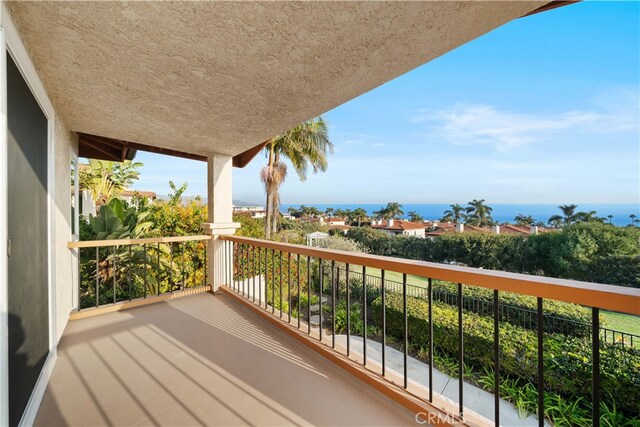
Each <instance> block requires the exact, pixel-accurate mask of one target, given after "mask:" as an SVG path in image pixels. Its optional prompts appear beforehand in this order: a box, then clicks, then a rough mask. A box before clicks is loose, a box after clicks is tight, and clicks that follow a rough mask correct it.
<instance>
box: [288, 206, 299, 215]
mask: <svg viewBox="0 0 640 427" xmlns="http://www.w3.org/2000/svg"><path fill="white" fill-rule="evenodd" d="M287 212H288V213H289V215H291V216H292V217H294V218H300V217H301V216H302V210H301V209H298V208H294V207H293V206H291V207H289V208H287Z"/></svg>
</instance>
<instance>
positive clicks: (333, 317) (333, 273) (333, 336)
mask: <svg viewBox="0 0 640 427" xmlns="http://www.w3.org/2000/svg"><path fill="white" fill-rule="evenodd" d="M331 348H336V262H335V261H331Z"/></svg>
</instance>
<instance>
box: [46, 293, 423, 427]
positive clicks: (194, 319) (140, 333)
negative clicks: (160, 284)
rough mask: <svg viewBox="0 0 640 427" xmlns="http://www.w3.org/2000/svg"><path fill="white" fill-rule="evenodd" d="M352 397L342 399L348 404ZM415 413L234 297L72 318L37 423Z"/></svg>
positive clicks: (252, 420)
mask: <svg viewBox="0 0 640 427" xmlns="http://www.w3.org/2000/svg"><path fill="white" fill-rule="evenodd" d="M345 402H348V404H345ZM413 422H414V421H413V414H411V413H410V412H409V411H407V410H406V409H404V408H402V407H400V406H399V405H397V404H395V403H393V402H392V401H390V400H388V399H385V397H384V396H383V395H381V394H378V393H376V392H374V391H373V390H368V389H367V388H366V387H363V386H362V385H361V384H359V382H358V380H356V379H355V378H352V377H350V376H348V375H344V373H343V372H342V371H341V369H340V368H338V367H337V366H335V365H333V364H332V363H330V362H329V361H327V360H326V359H324V358H323V357H322V356H321V355H319V354H317V353H315V352H313V351H311V350H309V349H308V348H305V347H304V346H301V345H300V344H299V343H297V342H296V341H294V340H293V339H291V337H290V336H288V335H287V334H285V333H284V332H282V331H280V330H278V329H276V328H274V327H273V326H271V325H270V324H269V323H267V322H265V321H263V320H262V319H260V317H258V316H257V315H256V314H255V313H252V312H251V311H250V310H248V309H247V308H246V307H244V306H243V304H239V303H238V302H237V301H234V299H233V298H231V297H229V296H227V295H224V294H217V295H211V294H209V293H201V294H198V295H190V296H186V297H183V298H179V299H171V300H169V301H164V302H162V303H158V304H153V305H147V306H145V307H139V308H136V309H132V310H127V311H119V312H115V313H109V314H103V315H100V316H93V317H89V318H85V319H81V320H76V321H73V322H71V323H70V324H69V326H68V328H67V330H66V331H65V334H64V336H63V339H62V342H61V344H60V346H59V348H58V361H57V363H56V366H55V369H54V372H53V375H52V377H51V380H50V383H49V386H48V389H47V392H46V394H45V397H44V400H43V402H42V405H41V407H40V411H39V413H38V417H37V419H36V425H52V426H53V425H55V426H61V425H78V426H80V425H150V424H153V425H309V424H313V425H372V426H373V425H409V424H411V423H413Z"/></svg>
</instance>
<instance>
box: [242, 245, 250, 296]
mask: <svg viewBox="0 0 640 427" xmlns="http://www.w3.org/2000/svg"><path fill="white" fill-rule="evenodd" d="M242 248H243V251H242V296H243V297H244V296H248V295H249V282H248V280H249V279H248V277H249V272H248V271H247V270H248V267H249V263H248V262H247V260H248V257H249V245H245V244H243V245H242ZM245 288H246V289H245Z"/></svg>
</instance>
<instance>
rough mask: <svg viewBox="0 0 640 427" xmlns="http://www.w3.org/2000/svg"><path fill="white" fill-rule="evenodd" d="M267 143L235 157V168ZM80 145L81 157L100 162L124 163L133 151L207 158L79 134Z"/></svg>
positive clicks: (242, 165)
mask: <svg viewBox="0 0 640 427" xmlns="http://www.w3.org/2000/svg"><path fill="white" fill-rule="evenodd" d="M268 142H269V141H265V142H263V143H261V144H259V145H256V146H255V147H253V148H250V149H248V150H247V151H244V152H242V153H240V154H238V155H236V156H234V157H233V166H234V167H236V168H243V167H245V166H246V165H248V164H249V163H250V162H251V160H253V158H254V157H255V156H256V155H258V153H260V151H261V150H262V149H263V148H264V146H265V145H267V143H268ZM78 143H79V146H80V156H81V157H88V158H95V159H99V160H110V161H116V162H123V161H125V160H126V159H129V158H130V157H131V156H130V153H131V152H133V151H137V150H140V151H146V152H149V153H157V154H164V155H166V156H172V157H180V158H183V159H189V160H196V161H200V162H206V161H207V156H203V155H201V154H194V153H187V152H184V151H178V150H172V149H169V148H162V147H154V146H153V145H145V144H139V143H137V142H131V141H124V140H120V139H114V138H107V137H104V136H98V135H91V134H87V133H78Z"/></svg>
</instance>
